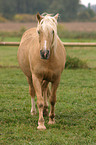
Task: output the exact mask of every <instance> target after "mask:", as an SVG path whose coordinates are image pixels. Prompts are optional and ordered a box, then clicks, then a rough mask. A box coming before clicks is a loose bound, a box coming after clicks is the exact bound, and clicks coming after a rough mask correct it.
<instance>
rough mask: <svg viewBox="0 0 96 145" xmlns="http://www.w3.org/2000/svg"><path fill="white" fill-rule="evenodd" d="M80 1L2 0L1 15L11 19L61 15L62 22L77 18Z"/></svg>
mask: <svg viewBox="0 0 96 145" xmlns="http://www.w3.org/2000/svg"><path fill="white" fill-rule="evenodd" d="M79 2H80V0H47V1H46V0H0V14H1V15H2V16H4V17H6V18H9V19H11V18H12V17H13V16H14V15H15V14H23V13H27V14H36V13H37V12H40V13H44V12H47V13H53V14H56V13H59V14H60V19H61V20H62V21H70V20H73V19H75V18H76V17H77V12H78V8H79Z"/></svg>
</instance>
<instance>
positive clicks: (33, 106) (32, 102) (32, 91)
mask: <svg viewBox="0 0 96 145" xmlns="http://www.w3.org/2000/svg"><path fill="white" fill-rule="evenodd" d="M27 81H28V84H29V93H30V96H31V104H32V107H31V115H35V114H36V108H35V101H34V98H35V90H34V86H33V82H32V78H27Z"/></svg>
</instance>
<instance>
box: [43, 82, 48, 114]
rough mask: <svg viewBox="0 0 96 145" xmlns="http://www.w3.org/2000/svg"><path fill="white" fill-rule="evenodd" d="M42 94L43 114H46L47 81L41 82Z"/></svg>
mask: <svg viewBox="0 0 96 145" xmlns="http://www.w3.org/2000/svg"><path fill="white" fill-rule="evenodd" d="M42 94H43V97H44V109H43V114H44V116H48V101H47V95H48V82H47V81H43V83H42Z"/></svg>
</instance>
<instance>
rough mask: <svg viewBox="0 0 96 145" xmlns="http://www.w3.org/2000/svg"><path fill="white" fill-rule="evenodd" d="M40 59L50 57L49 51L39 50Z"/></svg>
mask: <svg viewBox="0 0 96 145" xmlns="http://www.w3.org/2000/svg"><path fill="white" fill-rule="evenodd" d="M40 56H41V59H48V58H49V56H50V51H49V50H40Z"/></svg>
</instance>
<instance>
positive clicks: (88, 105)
mask: <svg viewBox="0 0 96 145" xmlns="http://www.w3.org/2000/svg"><path fill="white" fill-rule="evenodd" d="M9 39H10V40H9V41H11V40H12V39H11V38H9ZM19 40H20V38H14V40H13V41H19ZM70 41H71V40H70ZM17 49H18V48H17V47H0V102H1V105H0V144H2V145H10V144H12V145H13V144H14V145H27V144H28V145H44V144H45V145H60V144H61V145H74V144H76V145H85V144H86V145H87V144H88V145H95V144H96V69H95V68H96V48H87V49H86V48H84V49H80V48H68V49H66V51H67V54H68V55H70V56H72V57H75V56H76V57H78V58H80V59H81V60H85V61H87V63H88V66H89V67H90V68H91V69H75V70H73V69H65V70H64V71H63V73H62V77H61V82H60V85H59V88H58V90H57V103H56V107H55V114H56V115H55V120H56V124H54V125H48V117H46V118H45V125H46V127H47V129H46V130H45V131H39V130H37V129H36V127H37V122H38V111H37V115H35V116H31V114H30V109H31V99H30V95H29V86H28V83H27V80H26V78H25V76H24V74H23V73H22V71H21V70H20V69H19V68H18V62H17ZM36 100H37V99H36V97H35V101H36ZM49 107H50V106H49ZM36 108H37V106H36Z"/></svg>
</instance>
